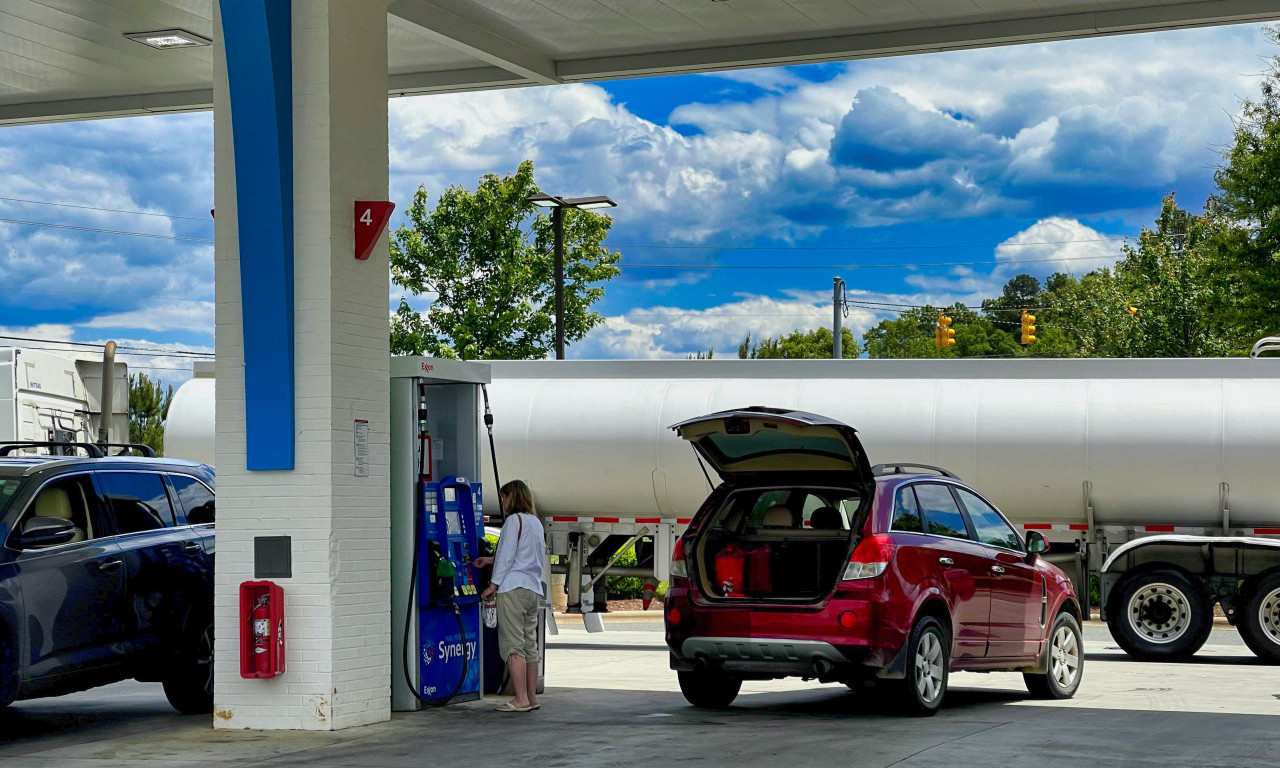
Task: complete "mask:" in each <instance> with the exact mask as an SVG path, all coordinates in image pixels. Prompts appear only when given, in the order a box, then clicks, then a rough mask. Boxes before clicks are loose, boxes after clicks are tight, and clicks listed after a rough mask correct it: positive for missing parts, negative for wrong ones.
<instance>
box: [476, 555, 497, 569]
mask: <svg viewBox="0 0 1280 768" xmlns="http://www.w3.org/2000/svg"><path fill="white" fill-rule="evenodd" d="M471 565H472V567H474V568H490V567H492V566H493V558H492V557H477V558H476V559H475V560H472V561H471Z"/></svg>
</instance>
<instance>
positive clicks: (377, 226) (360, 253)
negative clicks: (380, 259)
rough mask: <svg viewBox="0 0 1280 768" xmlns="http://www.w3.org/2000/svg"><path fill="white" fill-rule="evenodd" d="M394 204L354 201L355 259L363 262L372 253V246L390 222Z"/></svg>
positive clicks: (394, 207)
mask: <svg viewBox="0 0 1280 768" xmlns="http://www.w3.org/2000/svg"><path fill="white" fill-rule="evenodd" d="M395 209H396V204H395V203H388V202H383V201H374V200H357V201H356V258H357V259H358V260H360V261H364V260H365V259H367V258H369V254H371V253H373V246H374V245H375V244H376V243H377V242H378V238H379V237H381V236H382V231H383V230H384V229H386V228H387V222H388V221H390V220H391V212H392V211H394V210H395Z"/></svg>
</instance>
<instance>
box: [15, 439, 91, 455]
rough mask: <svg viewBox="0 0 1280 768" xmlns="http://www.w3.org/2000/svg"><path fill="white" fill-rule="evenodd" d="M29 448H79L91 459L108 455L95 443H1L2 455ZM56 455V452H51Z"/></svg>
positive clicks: (29, 441)
mask: <svg viewBox="0 0 1280 768" xmlns="http://www.w3.org/2000/svg"><path fill="white" fill-rule="evenodd" d="M28 448H78V449H80V450H82V451H84V452H85V455H87V456H88V457H89V458H91V459H101V458H102V457H104V456H106V453H105V452H103V450H102V448H101V447H100V446H97V445H94V444H93V443H69V442H62V441H53V440H48V441H40V440H16V441H13V442H3V443H0V457H3V456H11V455H13V454H14V453H16V452H18V451H21V450H25V449H28ZM50 455H56V454H50Z"/></svg>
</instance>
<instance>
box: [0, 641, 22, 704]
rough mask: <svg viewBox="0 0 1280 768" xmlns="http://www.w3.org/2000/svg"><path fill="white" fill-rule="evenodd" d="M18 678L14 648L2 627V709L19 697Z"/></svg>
mask: <svg viewBox="0 0 1280 768" xmlns="http://www.w3.org/2000/svg"><path fill="white" fill-rule="evenodd" d="M17 689H18V676H17V674H16V672H15V671H14V658H13V646H12V645H10V643H9V642H8V638H7V637H4V628H3V627H0V709H4V708H5V707H7V706H9V705H10V704H12V703H13V700H14V699H15V698H17V695H18V690H17Z"/></svg>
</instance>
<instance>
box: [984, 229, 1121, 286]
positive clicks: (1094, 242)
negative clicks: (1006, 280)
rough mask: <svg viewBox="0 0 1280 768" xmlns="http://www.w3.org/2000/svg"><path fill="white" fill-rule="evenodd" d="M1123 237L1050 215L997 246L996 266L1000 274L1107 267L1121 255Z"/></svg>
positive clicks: (1079, 271) (1085, 270) (1079, 270)
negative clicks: (998, 265)
mask: <svg viewBox="0 0 1280 768" xmlns="http://www.w3.org/2000/svg"><path fill="white" fill-rule="evenodd" d="M1123 243H1124V238H1120V237H1109V236H1107V235H1104V234H1102V233H1101V232H1099V231H1098V230H1096V229H1093V228H1092V227H1088V226H1085V225H1084V224H1081V223H1080V222H1079V221H1076V220H1075V219H1067V218H1063V217H1060V216H1052V217H1050V218H1047V219H1041V220H1040V221H1037V222H1036V223H1035V224H1032V225H1031V226H1030V227H1027V228H1026V229H1024V230H1022V231H1021V232H1019V233H1018V234H1016V235H1014V236H1013V237H1010V238H1009V239H1007V240H1005V241H1004V242H1002V243H1000V245H998V246H996V253H995V256H996V260H998V261H1002V262H1022V263H1021V264H1015V263H1008V264H1004V265H1002V266H1000V267H998V268H997V270H996V272H997V273H998V274H1000V275H1002V276H1011V275H1013V274H1015V273H1017V272H1027V271H1032V272H1035V273H1044V274H1047V273H1049V272H1069V273H1074V274H1081V273H1083V272H1089V271H1091V270H1094V269H1097V268H1099V267H1109V266H1111V265H1113V264H1115V263H1116V261H1118V260H1119V259H1120V257H1121V255H1122V253H1121V250H1120V248H1121V245H1122V244H1123Z"/></svg>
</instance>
